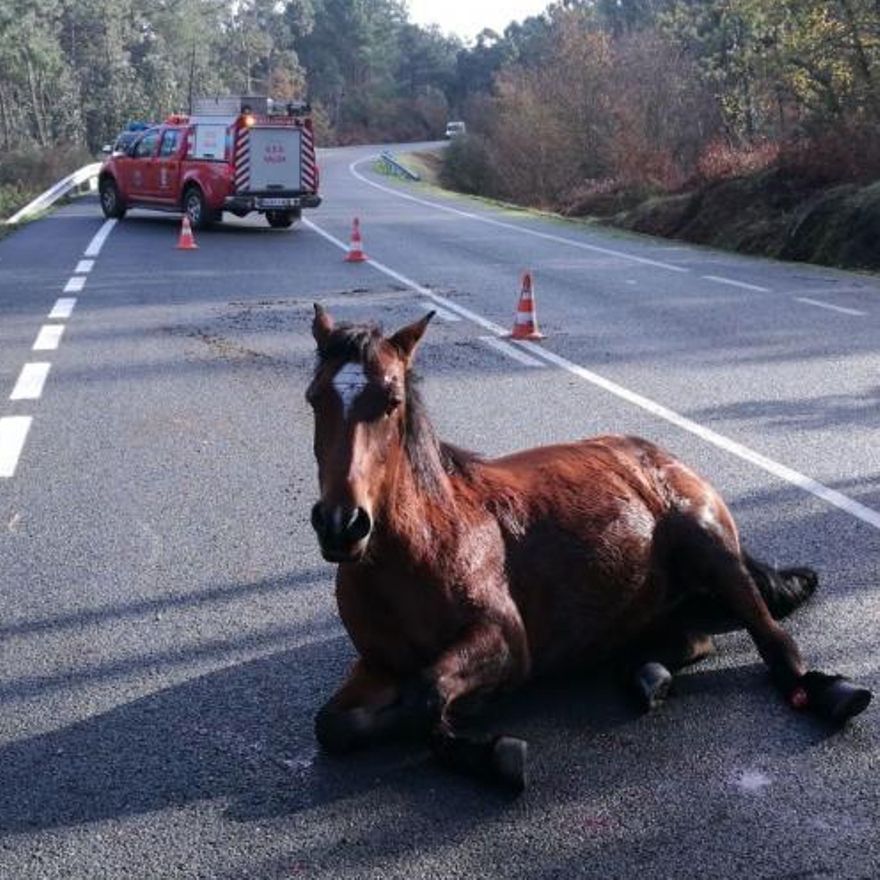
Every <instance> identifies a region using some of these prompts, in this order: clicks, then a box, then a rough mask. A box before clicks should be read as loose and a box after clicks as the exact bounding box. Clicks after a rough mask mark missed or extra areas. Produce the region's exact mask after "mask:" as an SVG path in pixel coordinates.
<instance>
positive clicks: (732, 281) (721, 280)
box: [700, 275, 773, 293]
mask: <svg viewBox="0 0 880 880" xmlns="http://www.w3.org/2000/svg"><path fill="white" fill-rule="evenodd" d="M700 277H701V278H704V279H705V280H706V281H714V282H716V283H717V284H728V285H730V287H741V288H742V289H743V290H756V291H758V293H772V292H773V291H772V290H771V289H770V288H769V287H761V286H760V285H758V284H747V283H746V282H745V281H736V280H735V279H733V278H725V277H724V276H723V275H701V276H700Z"/></svg>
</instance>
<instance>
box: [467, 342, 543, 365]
mask: <svg viewBox="0 0 880 880" xmlns="http://www.w3.org/2000/svg"><path fill="white" fill-rule="evenodd" d="M480 340H481V341H482V342H485V343H486V345H488V346H490V347H491V348H494V349H495V350H496V351H500V352H501V354H504V355H507V357H509V358H513V359H514V360H515V361H519V362H520V363H521V364H525V366H527V367H542V368H543V367H546V366H547V364H546V363H545V362H544V361H539V360H538V359H537V358H533V357H531V356H530V355H527V354H526V353H525V352H524V351H519V350H518V349H517V348H515V347H514V346H513V345H511V344H510V343H509V342H504V341H503V340H501V339H499V338H498V337H497V336H481V337H480Z"/></svg>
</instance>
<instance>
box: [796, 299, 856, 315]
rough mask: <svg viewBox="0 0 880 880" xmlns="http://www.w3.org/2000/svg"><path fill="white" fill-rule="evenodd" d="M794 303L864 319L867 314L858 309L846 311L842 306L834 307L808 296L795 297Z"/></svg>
mask: <svg viewBox="0 0 880 880" xmlns="http://www.w3.org/2000/svg"><path fill="white" fill-rule="evenodd" d="M795 301H796V302H799V303H806V304H807V305H808V306H816V307H818V308H820V309H828V310H829V311H830V312H840V313H841V314H843V315H855V316H856V317H859V318H864V317H865V316H866V315H867V314H868V313H867V312H860V311H859V310H858V309H847V308H844V306H834V305H832V304H831V303H827V302H822V300H819V299H810V298H809V297H808V296H796V297H795Z"/></svg>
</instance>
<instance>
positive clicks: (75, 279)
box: [0, 220, 116, 478]
mask: <svg viewBox="0 0 880 880" xmlns="http://www.w3.org/2000/svg"><path fill="white" fill-rule="evenodd" d="M114 226H116V220H107V221H105V222H104V223H103V224H102V226H101V228H100V229H99V230H98V231H97V232H96V233H95V235H94V236H93V237H92V240H91V241H90V242H89V244H88V247H86V249H85V252H84V253H83V257H84V258H85V259H81V260H79V261H78V262H77V264H76V269H75V270H74V274H73V275H72V276H71V277H70V278H69V279H68V281H67V284H65V286H64V293H79V292H80V291H81V290H82V289H83V288H84V287H85V283H86V276H87V275H88V274H89V272H91V271H92V269H93V268H94V265H95V259H94V258H95V257H97V256H98V254H99V253H100V252H101V248H102V247H103V246H104V242H105V241H107V236H108V235H110V233H111V232H112V231H113V227H114ZM75 305H76V297H74V296H62V297H60V298H59V299H57V300H56V301H55V305H54V306H53V307H52V310H51V311H50V312H49V316H48V317H49V319H50V320H55V321H57V320H64V319H67V318H69V317H70V316H71V314H72V313H73V309H74V306H75ZM64 327H65V325H64V324H44V325H43V326H42V327H41V328H40V332H39V333H38V334H37V338H36V340H35V341H34V344H33V351H55V350H56V349H57V348H58V345H59V344H60V342H61V337H62V335H63V334H64ZM51 366H52V365H51V364H50V363H45V362H39V363H36V362H32V363H27V364H25V365H24V367H22V370H21V373H20V374H19V376H18V380H17V381H16V383H15V387H14V388H13V389H12V394H10V395H9V399H10V400H11V401H16V400H38V399H39V398H40V397H41V396H42V394H43V388H44V387H45V385H46V379H47V378H48V376H49V370H50V369H51ZM32 421H33V418H32V416H6V417H4V418H0V478H3V477H6V478H8V477H12V476H13V475H14V474H15V469H16V467H17V466H18V460H19V458H20V457H21V453H22V450H23V449H24V445H25V441H26V440H27V436H28V431H29V430H30V427H31V422H32Z"/></svg>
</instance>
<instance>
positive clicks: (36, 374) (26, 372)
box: [9, 363, 52, 400]
mask: <svg viewBox="0 0 880 880" xmlns="http://www.w3.org/2000/svg"><path fill="white" fill-rule="evenodd" d="M51 366H52V364H47V363H30V364H25V365H24V366H23V367H22V368H21V372H20V373H19V374H18V381H17V382H16V383H15V387H14V388H13V389H12V394H10V395H9V399H10V400H39V399H40V396H41V395H42V393H43V386H44V385H45V384H46V378H47V377H48V375H49V369H50V367H51Z"/></svg>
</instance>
